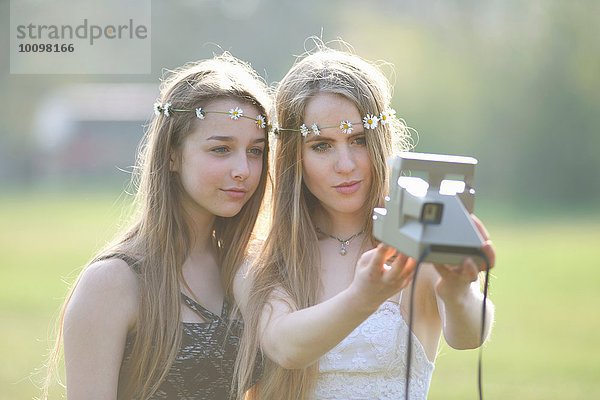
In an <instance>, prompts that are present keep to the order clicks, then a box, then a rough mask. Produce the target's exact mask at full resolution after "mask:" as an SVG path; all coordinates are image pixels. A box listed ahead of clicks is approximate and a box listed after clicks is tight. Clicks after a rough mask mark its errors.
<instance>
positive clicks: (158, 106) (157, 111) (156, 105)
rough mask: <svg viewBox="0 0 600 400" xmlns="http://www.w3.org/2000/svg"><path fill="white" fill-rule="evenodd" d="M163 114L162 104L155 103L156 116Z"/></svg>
mask: <svg viewBox="0 0 600 400" xmlns="http://www.w3.org/2000/svg"><path fill="white" fill-rule="evenodd" d="M161 112H162V104H161V103H159V102H156V103H154V115H160V113H161Z"/></svg>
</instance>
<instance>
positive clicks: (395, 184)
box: [373, 152, 483, 264]
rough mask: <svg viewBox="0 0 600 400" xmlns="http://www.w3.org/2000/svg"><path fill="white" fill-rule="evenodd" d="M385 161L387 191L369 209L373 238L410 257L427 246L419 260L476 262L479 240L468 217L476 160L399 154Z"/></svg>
mask: <svg viewBox="0 0 600 400" xmlns="http://www.w3.org/2000/svg"><path fill="white" fill-rule="evenodd" d="M390 163H391V170H392V173H391V181H390V194H389V196H388V197H386V199H385V208H376V209H375V210H374V213H373V219H374V221H373V233H374V235H375V237H376V238H377V239H379V240H381V241H382V242H384V243H386V244H388V245H390V246H393V247H395V248H396V249H397V250H398V251H400V252H402V253H404V254H406V255H408V256H410V257H413V258H415V259H419V258H420V257H421V255H423V254H424V252H425V251H426V250H429V253H428V255H427V256H426V257H425V259H424V261H429V262H433V263H441V264H460V263H461V262H462V260H463V259H464V258H465V257H466V256H471V257H473V258H474V259H475V260H476V262H479V261H480V260H477V258H478V255H479V254H481V253H480V249H481V246H482V245H483V238H482V237H481V235H480V234H479V231H478V230H477V228H476V226H475V224H474V223H473V221H472V220H471V217H470V214H471V213H472V212H473V206H474V202H475V190H474V189H473V186H472V185H473V176H474V171H475V165H476V164H477V160H476V159H475V158H472V157H461V156H450V155H439V154H426V153H409V152H405V153H401V154H400V155H399V156H398V157H395V158H393V159H391V160H390ZM420 176H423V177H424V178H425V179H423V178H422V177H420Z"/></svg>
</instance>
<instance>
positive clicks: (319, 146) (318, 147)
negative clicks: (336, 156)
mask: <svg viewBox="0 0 600 400" xmlns="http://www.w3.org/2000/svg"><path fill="white" fill-rule="evenodd" d="M310 147H311V149H313V150H314V151H316V152H318V153H323V152H325V151H327V150H329V149H330V148H331V145H330V144H329V143H327V142H320V143H315V144H313V145H312V146H310Z"/></svg>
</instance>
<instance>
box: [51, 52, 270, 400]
mask: <svg viewBox="0 0 600 400" xmlns="http://www.w3.org/2000/svg"><path fill="white" fill-rule="evenodd" d="M160 92H161V93H160V99H159V101H160V102H162V103H163V104H164V103H166V102H170V103H171V104H172V107H173V108H174V109H189V110H194V109H195V108H197V107H204V104H206V103H208V102H210V101H213V100H216V99H219V98H233V99H237V100H239V101H240V102H243V103H251V104H253V105H255V106H256V107H257V108H258V109H259V110H260V111H261V113H262V114H263V115H269V114H268V112H269V111H270V97H269V95H268V90H267V86H266V84H265V83H264V81H263V80H262V79H261V78H260V77H259V76H258V75H257V74H256V72H255V71H254V70H253V69H252V68H251V67H250V66H249V65H248V64H246V63H244V62H242V61H240V60H238V59H236V58H235V57H233V56H231V55H230V54H228V53H224V54H222V55H219V56H215V57H213V58H212V59H209V60H204V61H200V62H195V63H189V64H186V65H184V66H182V67H181V68H178V69H176V70H174V71H169V73H168V75H167V76H166V77H165V79H164V80H163V82H162V85H161V90H160ZM148 108H149V110H150V109H151V105H148ZM195 121H196V115H195V113H194V112H189V113H176V114H171V116H169V117H165V116H164V115H163V114H160V115H158V116H155V117H154V118H153V119H152V121H151V122H150V125H149V127H148V129H147V131H146V134H145V136H144V139H143V141H142V146H141V147H140V152H139V153H138V162H137V165H138V167H137V176H136V177H137V180H136V181H135V183H136V186H137V193H136V205H137V213H136V216H135V221H134V223H133V224H132V225H131V226H130V228H129V229H128V230H127V231H125V232H124V233H123V234H122V235H121V236H119V237H117V238H116V239H115V240H114V241H113V242H112V243H111V244H110V245H108V246H107V247H106V248H105V249H104V250H102V251H101V252H100V253H99V254H97V255H96V256H95V257H93V258H92V260H91V261H90V264H91V263H93V262H95V261H97V260H101V259H106V258H111V257H118V258H128V259H130V260H135V265H133V266H132V267H133V268H134V270H135V271H136V273H137V274H138V277H139V279H138V282H139V310H138V315H137V322H136V328H135V331H134V332H130V335H131V339H132V342H131V343H132V349H131V358H130V360H129V361H128V365H127V367H128V368H127V371H126V374H125V375H124V376H123V379H122V380H120V382H119V398H120V399H133V398H140V399H145V398H147V397H149V396H151V395H152V393H154V392H155V391H156V389H157V388H158V387H159V385H160V383H161V381H162V380H163V379H164V378H165V376H166V374H167V373H168V371H169V368H170V366H171V365H172V363H173V361H174V359H175V356H176V354H177V351H178V349H179V347H180V343H181V335H182V331H181V325H180V323H181V309H180V307H181V306H180V304H181V302H180V298H181V297H180V296H181V295H180V292H181V285H186V283H185V280H184V278H183V275H182V265H183V263H184V261H185V260H186V258H187V256H188V249H189V245H190V243H191V242H192V241H193V238H192V237H191V232H192V229H190V226H188V222H187V220H188V219H187V218H186V215H185V213H184V210H183V207H182V193H183V188H182V185H181V182H180V180H179V175H178V174H177V173H174V172H171V171H170V168H169V166H170V160H171V156H172V155H173V154H174V152H177V151H179V148H180V146H181V144H182V142H183V139H184V138H185V137H186V135H187V134H189V133H190V132H191V131H192V130H193V124H194V123H195ZM265 138H267V129H265ZM267 153H268V149H265V152H264V155H263V159H262V162H263V164H262V175H261V178H260V181H259V184H258V187H257V189H256V191H255V193H254V194H253V195H252V197H251V198H250V199H249V200H248V202H247V203H246V204H245V205H244V206H243V207H242V209H241V210H240V212H239V213H238V214H237V215H235V216H233V217H230V218H225V217H219V216H216V218H215V222H214V224H213V226H212V229H211V231H212V239H213V247H214V250H215V253H216V256H217V262H218V263H219V265H220V268H221V277H222V281H223V286H224V288H225V295H226V296H227V297H229V298H231V297H232V282H233V277H234V274H235V271H236V269H237V267H238V266H239V264H241V263H242V262H243V260H244V258H245V256H246V252H247V250H248V243H249V241H250V240H251V236H252V233H253V230H254V227H255V222H256V219H257V216H258V214H259V209H260V207H261V203H262V199H263V196H264V194H265V190H266V185H267V176H268V173H267V172H268V158H267ZM207 167H208V166H207ZM76 284H77V283H75V285H76ZM75 285H74V286H73V289H74V287H75ZM73 289H71V293H70V294H69V295H68V297H67V299H66V301H65V304H64V306H63V311H62V313H61V317H60V324H61V325H62V320H63V317H64V309H65V308H66V305H67V303H68V302H69V299H70V297H71V294H72V293H73ZM61 339H62V328H61V331H59V335H58V340H57V346H60V342H61ZM58 358H59V349H58V348H56V349H55V350H54V351H53V362H55V363H56V361H57V359H58ZM46 386H47V385H46ZM46 393H47V392H46Z"/></svg>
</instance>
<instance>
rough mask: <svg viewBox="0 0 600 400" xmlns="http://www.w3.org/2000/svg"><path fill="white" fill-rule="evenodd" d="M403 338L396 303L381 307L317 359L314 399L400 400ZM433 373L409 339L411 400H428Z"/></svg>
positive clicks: (415, 341)
mask: <svg viewBox="0 0 600 400" xmlns="http://www.w3.org/2000/svg"><path fill="white" fill-rule="evenodd" d="M407 335H408V325H407V324H406V323H405V321H404V319H403V318H402V315H401V313H400V308H399V306H398V304H396V303H393V302H391V301H386V302H384V303H383V304H382V305H381V306H380V307H379V308H378V309H377V311H375V312H374V313H373V314H371V315H370V316H369V318H367V319H366V320H365V321H364V322H363V323H362V324H360V325H359V326H358V327H357V328H356V329H354V331H352V333H350V335H348V336H347V337H346V338H345V339H344V340H343V341H342V342H340V343H339V344H338V345H337V346H336V347H334V348H333V349H332V350H331V351H329V352H328V353H327V354H325V355H324V356H323V357H321V359H320V360H319V371H320V373H319V378H318V380H317V386H316V390H315V394H314V396H313V400H363V399H364V400H367V399H368V400H388V399H389V400H392V399H393V400H403V399H404V392H405V385H406V379H405V375H406V349H407ZM433 369H434V364H433V363H432V362H431V361H429V359H428V358H427V355H426V354H425V350H424V349H423V346H422V345H421V343H420V342H419V340H418V339H417V338H416V336H414V334H413V336H412V361H411V371H410V387H409V389H410V391H409V397H410V399H409V400H421V399H426V398H427V392H428V390H429V384H430V383H431V376H432V374H433ZM404 400H405V399H404Z"/></svg>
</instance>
